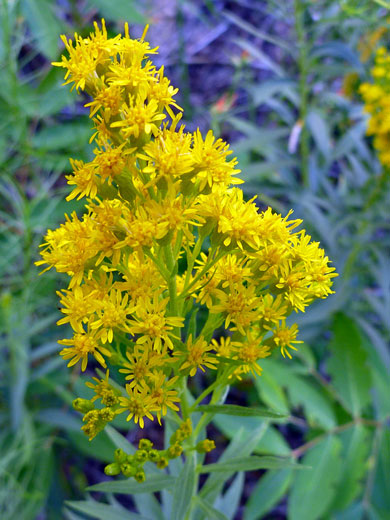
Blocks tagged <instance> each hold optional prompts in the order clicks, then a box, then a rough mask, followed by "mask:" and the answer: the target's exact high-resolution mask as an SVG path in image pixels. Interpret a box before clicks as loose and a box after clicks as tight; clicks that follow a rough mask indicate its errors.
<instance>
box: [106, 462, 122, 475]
mask: <svg viewBox="0 0 390 520" xmlns="http://www.w3.org/2000/svg"><path fill="white" fill-rule="evenodd" d="M120 472H121V468H120V466H119V464H117V463H116V462H113V463H112V464H108V466H106V467H105V468H104V473H105V474H106V475H108V476H109V477H115V475H119V473H120Z"/></svg>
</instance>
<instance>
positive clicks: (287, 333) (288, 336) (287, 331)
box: [272, 320, 303, 359]
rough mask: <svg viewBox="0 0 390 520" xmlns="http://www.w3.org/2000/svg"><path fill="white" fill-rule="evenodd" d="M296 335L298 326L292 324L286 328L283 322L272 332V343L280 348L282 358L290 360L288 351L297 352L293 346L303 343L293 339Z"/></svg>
mask: <svg viewBox="0 0 390 520" xmlns="http://www.w3.org/2000/svg"><path fill="white" fill-rule="evenodd" d="M297 335H298V325H297V324H296V323H294V324H293V325H292V326H291V327H287V326H286V322H285V320H283V321H282V322H281V324H279V325H278V326H277V327H276V329H275V330H274V331H273V336H272V342H273V343H274V344H275V345H276V346H277V347H280V351H281V353H282V356H283V357H286V355H287V357H289V358H290V359H291V358H292V356H291V354H290V352H289V351H288V349H289V348H290V349H292V350H297V348H296V347H294V345H297V344H298V343H303V341H299V340H296V339H295V338H296V337H297Z"/></svg>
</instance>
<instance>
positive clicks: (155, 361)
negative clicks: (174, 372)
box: [119, 342, 164, 388]
mask: <svg viewBox="0 0 390 520" xmlns="http://www.w3.org/2000/svg"><path fill="white" fill-rule="evenodd" d="M151 347H152V348H151ZM155 354H156V352H155V351H154V350H153V344H152V343H151V342H149V344H148V343H146V344H144V345H135V347H134V350H133V351H132V352H130V351H127V352H126V357H127V359H128V361H126V362H125V363H123V367H124V368H121V369H120V370H119V372H122V373H123V374H127V375H126V380H129V381H130V383H129V386H130V388H134V387H137V388H141V386H142V383H143V382H144V381H145V380H146V379H147V378H148V377H150V376H151V375H152V370H153V369H154V368H156V367H158V366H161V365H163V364H164V361H163V359H162V356H160V355H157V356H156V355H155Z"/></svg>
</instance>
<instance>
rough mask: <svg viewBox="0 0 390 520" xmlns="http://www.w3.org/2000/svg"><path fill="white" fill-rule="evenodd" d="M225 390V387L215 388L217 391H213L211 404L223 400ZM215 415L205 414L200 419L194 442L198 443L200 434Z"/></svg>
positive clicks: (194, 433)
mask: <svg viewBox="0 0 390 520" xmlns="http://www.w3.org/2000/svg"><path fill="white" fill-rule="evenodd" d="M224 390H225V386H224V385H223V386H219V385H218V388H215V390H214V391H213V395H212V397H211V399H210V404H216V403H217V402H218V401H219V399H220V398H221V396H222V394H223V391H224ZM214 415H215V414H214V413H207V412H205V413H204V414H203V415H202V417H201V418H200V420H199V422H198V424H197V425H196V428H195V430H194V432H193V436H194V440H195V442H196V439H197V438H198V436H199V434H200V432H201V431H202V428H205V427H206V426H207V425H208V424H209V422H210V421H211V420H212V419H213V417H214Z"/></svg>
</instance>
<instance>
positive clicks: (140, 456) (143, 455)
mask: <svg viewBox="0 0 390 520" xmlns="http://www.w3.org/2000/svg"><path fill="white" fill-rule="evenodd" d="M134 458H135V460H136V461H137V462H140V463H142V462H145V461H146V460H147V459H148V452H147V451H146V450H137V451H136V452H135V454H134Z"/></svg>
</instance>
